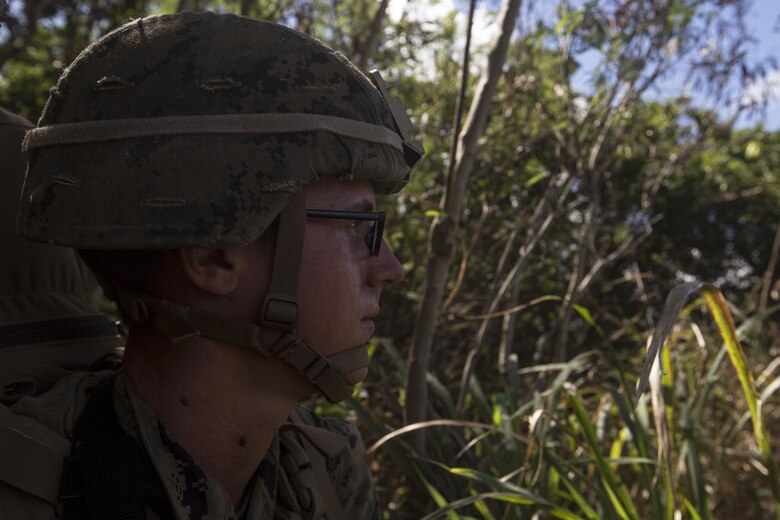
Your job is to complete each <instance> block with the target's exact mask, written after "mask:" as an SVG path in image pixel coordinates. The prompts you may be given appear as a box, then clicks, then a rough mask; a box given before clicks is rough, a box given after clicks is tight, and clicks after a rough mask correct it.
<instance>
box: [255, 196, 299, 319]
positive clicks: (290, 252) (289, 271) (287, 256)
mask: <svg viewBox="0 0 780 520" xmlns="http://www.w3.org/2000/svg"><path fill="white" fill-rule="evenodd" d="M305 230H306V201H305V198H304V195H303V192H301V191H299V192H296V193H293V194H292V195H290V200H289V201H288V202H287V206H285V208H284V209H283V210H282V212H281V213H280V214H279V233H278V235H277V239H276V247H275V248H274V263H273V268H272V271H271V287H270V289H269V290H268V294H266V296H265V300H264V301H263V307H262V311H261V313H260V325H262V326H263V327H271V328H274V329H279V330H284V331H288V332H289V331H291V330H293V329H294V328H295V324H296V322H297V321H298V275H299V273H300V270H301V256H302V253H303V236H304V233H305Z"/></svg>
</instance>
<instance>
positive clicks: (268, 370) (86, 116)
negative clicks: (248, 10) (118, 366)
mask: <svg viewBox="0 0 780 520" xmlns="http://www.w3.org/2000/svg"><path fill="white" fill-rule="evenodd" d="M409 126H410V124H409V121H408V118H407V117H406V114H405V112H404V111H403V108H402V107H400V104H399V103H398V102H397V100H394V99H389V98H388V97H387V96H386V92H385V87H384V84H383V83H382V81H381V78H379V77H378V76H377V77H375V78H374V79H373V80H369V79H368V78H367V77H366V76H364V75H363V74H361V73H360V72H359V71H358V70H357V69H355V68H354V66H352V65H351V64H350V63H349V62H348V61H347V60H346V59H344V58H343V57H342V56H341V55H340V54H338V53H335V52H333V51H332V50H330V49H328V48H327V47H325V46H323V45H322V44H320V43H319V42H317V41H316V40H314V39H312V38H309V37H307V36H304V35H302V34H299V33H297V32H295V31H292V30H290V29H287V28H284V27H281V26H278V25H275V24H269V23H264V22H259V21H257V20H251V19H247V18H241V17H237V16H232V15H217V14H208V13H207V14H193V13H185V14H181V15H162V16H158V17H150V18H147V19H143V20H138V21H135V22H132V23H130V24H127V25H125V26H124V27H122V28H120V29H118V30H117V31H115V32H113V33H111V34H109V35H107V36H106V37H104V38H103V39H101V40H99V41H98V42H96V43H95V44H93V45H92V46H90V47H89V48H88V49H86V50H85V51H84V52H83V53H82V54H81V55H80V56H79V57H78V58H77V59H76V60H75V61H74V63H73V64H72V65H71V66H70V67H69V68H68V70H67V72H66V73H65V74H64V75H63V76H62V78H60V81H59V82H58V84H57V86H56V87H55V88H54V89H53V91H52V96H51V98H50V99H49V102H48V104H47V106H46V109H45V110H44V114H43V116H42V118H41V121H40V123H39V127H38V128H37V129H35V130H33V131H31V132H30V133H29V134H28V137H27V139H26V141H25V144H26V147H27V148H28V149H29V150H30V151H31V158H30V169H29V174H28V178H27V181H26V183H25V188H24V191H23V194H22V208H21V211H20V216H19V226H20V230H21V232H22V234H23V235H24V236H26V237H27V238H30V239H33V240H38V241H46V242H54V243H59V244H63V245H69V246H72V247H77V248H79V249H80V250H81V251H82V256H83V257H84V258H85V260H86V261H87V262H88V263H89V264H90V266H91V267H92V268H93V269H94V271H95V273H96V275H97V277H98V279H99V280H100V281H101V285H102V286H103V288H104V290H105V291H106V294H108V295H109V296H110V297H112V298H114V299H115V300H116V301H117V302H118V306H119V308H120V311H121V312H122V314H123V316H124V318H125V319H126V321H127V322H128V324H129V337H128V341H127V347H126V352H125V368H124V370H123V371H120V372H119V373H118V374H110V373H108V374H99V375H81V376H76V377H71V378H68V379H66V380H64V381H62V382H60V384H59V385H58V386H56V387H55V388H54V389H52V391H51V392H49V393H48V394H46V395H44V396H41V397H39V398H36V399H23V400H21V401H20V402H19V403H17V404H16V405H15V406H14V408H13V412H14V413H15V416H14V417H16V418H19V417H21V418H23V419H24V421H26V422H25V424H23V425H22V426H24V427H27V429H26V430H25V428H23V427H21V426H19V425H16V427H15V428H16V431H19V432H22V433H24V434H25V436H26V439H27V440H25V441H22V440H17V442H19V443H20V445H21V444H22V443H23V442H27V445H30V443H31V442H37V445H36V446H34V448H33V449H31V450H29V451H36V450H37V451H44V450H43V449H41V448H40V446H43V445H44V444H45V442H46V440H47V436H48V437H51V436H60V437H61V438H64V439H66V440H67V441H69V446H68V448H69V449H68V450H65V449H64V448H63V443H62V442H59V443H58V444H57V446H55V448H56V450H55V451H56V453H55V456H49V457H48V458H47V457H44V456H41V458H42V459H46V460H49V461H50V462H49V464H50V465H52V466H56V464H55V463H53V462H51V461H52V460H56V459H57V456H59V455H61V454H62V453H63V452H64V451H67V454H68V457H67V458H66V460H65V463H64V464H61V466H62V467H61V468H60V469H59V470H57V469H56V467H55V469H54V470H53V472H54V473H57V472H58V471H59V473H58V474H61V475H62V479H61V481H60V480H58V482H59V486H53V485H50V486H49V488H46V489H44V490H41V489H35V490H31V489H29V488H31V487H33V486H30V485H29V483H28V482H27V481H26V480H25V478H24V476H22V477H19V476H17V477H15V478H16V482H10V483H9V482H8V480H11V479H10V478H6V479H5V481H6V482H7V484H8V485H7V486H6V488H5V489H11V488H13V490H14V492H15V493H16V494H15V495H13V500H16V502H14V501H13V500H10V499H8V501H7V502H8V503H13V504H18V503H19V500H20V498H19V497H20V496H21V495H23V494H25V493H26V497H27V498H30V501H33V499H35V500H38V502H40V501H44V502H46V503H47V504H48V506H49V510H48V514H49V517H52V516H53V515H54V514H55V512H56V514H57V515H59V516H61V517H72V518H82V517H83V518H101V517H105V518H120V517H122V518H143V517H145V516H146V517H148V518H204V519H212V518H253V519H254V518H331V519H336V518H339V519H340V518H378V515H379V512H378V510H377V505H376V499H375V495H374V492H373V488H372V484H371V481H370V477H369V474H368V468H367V464H366V459H365V454H364V452H363V449H362V446H361V443H360V439H359V436H358V434H357V431H356V430H355V429H354V427H352V426H350V425H348V424H347V423H344V422H341V421H334V420H324V419H322V418H319V417H317V416H316V415H314V414H312V413H310V412H308V411H306V410H304V409H302V408H300V407H297V406H296V402H297V401H298V400H300V399H301V398H303V397H305V396H307V395H309V394H311V393H312V392H315V391H320V392H321V393H323V394H324V395H325V396H326V397H328V398H329V399H330V400H332V401H339V400H341V399H343V398H344V397H346V396H347V395H348V394H349V392H350V391H351V387H352V385H354V384H355V383H356V382H358V381H360V380H361V379H362V378H363V377H365V375H366V371H367V362H368V360H367V352H366V347H365V344H366V342H367V341H368V339H369V338H370V337H371V335H372V333H373V331H374V324H373V321H372V320H373V319H374V318H375V317H376V316H377V315H378V313H379V297H380V294H381V291H382V288H383V287H384V286H386V285H387V284H391V283H395V282H397V281H399V280H400V279H401V277H402V276H403V273H402V270H401V267H400V264H399V263H398V260H397V259H396V258H395V257H394V256H393V254H392V252H391V251H390V250H389V248H388V247H387V244H384V243H383V241H382V229H383V224H384V214H382V213H378V212H376V211H375V196H376V194H383V193H390V192H392V191H394V190H397V189H399V188H400V186H402V185H403V184H404V183H405V182H406V181H407V180H408V176H409V171H410V169H411V167H412V166H413V165H414V163H415V162H416V161H417V160H418V159H419V158H420V156H421V154H422V150H421V148H420V147H419V145H418V144H416V143H414V142H412V141H411V140H410V139H409V137H408V134H407V132H408V129H409ZM30 424H34V425H36V426H37V427H38V428H42V427H44V426H45V427H46V431H45V432H43V433H41V432H40V431H38V432H32V433H31V431H30V430H31V429H34V428H30V427H29V425H30ZM50 455H51V450H50ZM4 462H5V461H4ZM14 462H16V461H14ZM20 466H21V465H20V464H17V467H20ZM2 480H3V477H2V475H0V481H2ZM50 480H52V479H50ZM25 487H26V488H28V489H25ZM39 487H40V486H39ZM52 487H57V491H56V493H54V495H56V496H52V492H51V488H52ZM3 490H4V488H3V487H1V486H0V516H2V512H3V509H2V508H3V507H4V505H5V504H4V502H5V501H6V499H5V498H4V497H5V496H10V493H7V494H6V495H3V494H2V493H3V492H4V491H3ZM47 492H48V494H47ZM40 508H41V509H40V510H44V509H45V506H40ZM16 510H19V509H18V508H17V509H16Z"/></svg>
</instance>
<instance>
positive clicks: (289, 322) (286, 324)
mask: <svg viewBox="0 0 780 520" xmlns="http://www.w3.org/2000/svg"><path fill="white" fill-rule="evenodd" d="M297 321H298V298H297V297H296V296H291V295H289V294H284V293H279V292H269V293H268V294H266V295H265V300H263V309H262V311H261V314H260V325H262V326H263V327H271V328H274V329H279V330H284V331H291V330H293V329H294V328H295V324H296V322H297Z"/></svg>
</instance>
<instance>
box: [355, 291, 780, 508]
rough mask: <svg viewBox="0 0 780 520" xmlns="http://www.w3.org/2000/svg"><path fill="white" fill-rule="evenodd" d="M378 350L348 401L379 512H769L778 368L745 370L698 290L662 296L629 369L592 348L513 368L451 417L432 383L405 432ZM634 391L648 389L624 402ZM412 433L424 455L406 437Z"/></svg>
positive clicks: (724, 315)
mask: <svg viewBox="0 0 780 520" xmlns="http://www.w3.org/2000/svg"><path fill="white" fill-rule="evenodd" d="M689 300H690V301H689ZM704 308H707V309H709V314H708V316H704V317H703V316H701V310H702V309H704ZM712 324H714V327H713V326H711V325H712ZM594 325H595V323H594ZM664 344H666V345H669V347H670V348H666V349H663V348H661V347H662V346H663V345H664ZM377 346H378V344H376V345H374V347H377ZM382 347H383V348H381V349H377V351H376V353H375V354H374V355H375V357H376V358H377V359H376V360H375V363H374V367H378V368H377V369H378V371H379V374H378V376H377V378H376V379H374V380H373V382H371V383H369V384H367V385H366V387H364V388H362V389H361V390H360V391H358V392H357V393H356V394H355V396H354V397H353V398H352V400H351V403H350V408H351V410H353V412H354V413H356V414H357V415H358V416H359V417H360V419H361V421H360V423H361V424H362V425H363V426H364V428H365V431H364V433H365V436H366V438H367V439H368V441H369V443H370V446H369V452H370V454H371V457H372V463H373V465H374V473H375V475H376V476H377V479H378V488H379V492H380V498H381V500H382V502H383V504H384V508H385V518H398V519H405V518H425V519H435V518H450V519H455V518H480V519H526V518H528V519H531V518H564V519H589V520H595V519H612V518H614V519H646V518H649V519H658V520H666V519H669V520H672V519H676V518H694V519H698V518H702V519H706V518H732V517H735V518H771V517H773V516H774V517H776V518H780V516H778V515H780V512H779V511H780V507H778V504H780V499H779V498H778V497H779V495H778V488H780V486H779V482H778V474H777V470H776V467H777V464H778V460H777V457H778V455H777V453H778V449H777V447H776V446H774V445H773V444H772V441H771V438H770V430H772V429H773V428H772V427H774V429H775V430H776V429H777V427H778V424H777V423H778V421H774V420H773V421H772V422H770V423H767V420H766V418H767V417H776V416H777V414H778V407H777V403H776V402H772V401H771V398H772V396H773V395H774V394H775V393H776V392H777V389H778V388H780V377H778V374H777V372H778V369H779V368H780V362H775V363H774V364H773V363H771V362H769V360H766V359H764V358H762V359H756V360H755V361H754V362H753V364H751V362H750V360H749V358H748V357H747V356H746V355H745V353H744V351H743V349H742V346H741V344H740V337H739V333H738V330H737V328H736V327H735V324H734V320H733V318H732V315H731V313H730V312H729V309H728V306H727V304H726V302H725V301H724V299H723V296H722V295H721V294H720V293H719V292H718V291H717V290H716V289H715V288H714V287H712V286H709V285H705V284H685V285H683V286H681V287H679V288H677V289H675V290H674V291H673V292H672V294H671V295H670V297H669V300H668V301H667V305H666V306H665V310H664V312H663V313H662V316H661V318H660V319H659V325H658V327H657V328H656V331H655V333H654V334H653V339H652V343H651V347H650V350H649V353H648V355H647V363H646V364H645V368H644V370H642V371H641V372H640V369H639V366H640V364H641V362H642V360H643V359H642V358H643V357H644V353H643V352H637V354H636V355H634V356H623V357H621V356H618V355H617V354H615V353H614V352H613V351H612V350H611V346H610V345H609V343H608V341H607V340H606V339H604V344H603V345H599V346H598V347H599V348H598V349H596V350H594V351H592V352H587V353H583V354H580V355H578V356H577V357H575V358H573V359H572V360H570V361H569V362H567V363H560V364H550V365H540V366H533V367H526V368H522V369H517V368H515V369H513V370H512V371H511V377H506V378H505V381H503V383H502V384H503V390H500V391H494V392H491V393H490V394H487V393H486V392H485V391H484V390H483V388H484V387H483V384H482V382H480V381H479V379H478V378H477V377H473V378H472V379H471V382H470V387H469V393H468V402H467V404H468V407H467V413H466V414H465V415H464V416H460V417H457V416H456V415H455V407H454V404H453V402H452V398H451V395H450V392H449V391H448V390H447V389H446V388H445V385H443V384H441V382H439V381H438V380H436V378H435V377H433V376H432V375H431V376H429V384H430V388H431V394H432V396H433V397H432V399H431V402H430V416H432V417H436V419H434V420H431V421H428V422H425V423H419V424H416V425H411V426H409V427H406V428H399V425H398V424H397V423H396V421H397V418H398V417H400V413H401V409H402V404H403V400H404V396H403V395H402V394H401V393H398V390H397V389H398V388H402V385H401V382H402V381H403V380H404V376H405V374H404V370H405V365H404V363H403V361H402V360H401V358H400V357H399V355H398V352H397V351H396V350H395V348H394V345H392V344H391V343H390V342H389V341H386V340H385V341H384V344H383V345H382ZM702 347H703V348H702ZM643 350H644V349H643ZM759 357H760V356H757V358H759ZM726 359H728V360H729V361H730V363H726ZM655 360H658V362H657V363H656V362H655ZM511 364H514V365H515V367H516V366H517V364H518V360H517V359H516V358H512V359H511V360H510V365H511ZM763 365H766V368H764V367H763ZM653 366H655V367H657V368H656V369H655V371H651V367H653ZM762 368H763V369H764V371H763V373H762V374H761V376H760V377H758V378H757V379H756V380H754V378H753V376H752V374H753V373H757V372H756V371H757V370H759V369H762ZM640 379H641V384H639V385H638V384H637V383H638V381H639V380H640ZM490 386H491V387H494V388H495V384H494V382H492V381H491V385H490ZM637 386H639V387H640V388H642V389H643V388H644V387H646V386H649V388H650V389H651V392H650V394H645V393H641V394H640V395H638V397H636V399H635V398H634V394H635V389H636V388H637ZM767 399H770V401H767ZM767 403H769V405H768V404H767ZM748 422H750V424H751V425H752V427H749V426H748V424H747V423H748ZM419 428H425V429H426V430H427V432H428V434H427V435H428V439H429V442H428V450H427V452H426V454H425V456H422V455H420V454H416V453H414V452H413V451H412V450H411V448H410V446H409V444H408V443H407V442H406V439H407V438H408V436H407V433H408V432H410V431H413V430H415V429H419Z"/></svg>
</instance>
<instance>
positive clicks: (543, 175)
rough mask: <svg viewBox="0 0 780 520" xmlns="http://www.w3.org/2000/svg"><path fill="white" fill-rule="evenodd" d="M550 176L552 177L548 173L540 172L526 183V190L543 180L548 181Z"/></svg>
mask: <svg viewBox="0 0 780 520" xmlns="http://www.w3.org/2000/svg"><path fill="white" fill-rule="evenodd" d="M549 176H550V174H549V173H548V172H546V171H545V172H539V173H537V174H536V175H534V176H533V177H531V178H530V179H528V180H527V181H525V187H526V188H530V187H531V186H533V185H534V184H536V183H538V182H539V181H541V180H543V179H546V178H547V177H549Z"/></svg>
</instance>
